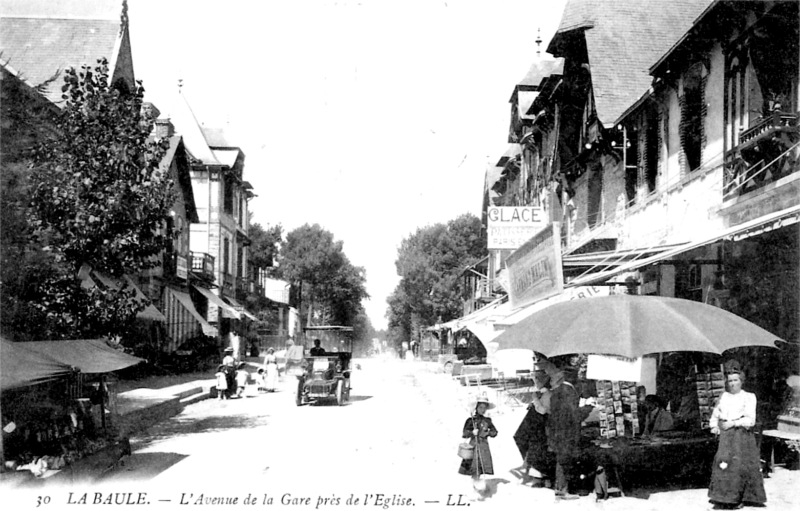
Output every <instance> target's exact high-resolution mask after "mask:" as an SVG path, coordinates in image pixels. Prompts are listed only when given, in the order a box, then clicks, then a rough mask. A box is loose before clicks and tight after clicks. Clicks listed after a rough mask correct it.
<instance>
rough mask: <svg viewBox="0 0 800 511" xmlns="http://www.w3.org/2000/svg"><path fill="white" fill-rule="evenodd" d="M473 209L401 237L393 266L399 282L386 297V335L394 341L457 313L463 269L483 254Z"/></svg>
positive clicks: (417, 333) (462, 291) (409, 337)
mask: <svg viewBox="0 0 800 511" xmlns="http://www.w3.org/2000/svg"><path fill="white" fill-rule="evenodd" d="M487 253H488V252H487V249H486V238H485V231H484V230H482V228H481V221H480V219H479V218H477V217H476V216H475V215H471V214H464V215H462V216H459V217H458V218H456V219H454V220H451V221H449V222H447V223H446V224H443V223H437V224H434V225H431V226H427V227H424V228H419V229H417V230H416V232H414V233H413V234H412V235H410V236H409V237H407V238H405V239H403V241H402V243H401V245H400V248H399V249H398V253H397V261H396V262H395V266H396V268H397V274H398V275H399V276H400V282H399V283H398V284H397V287H396V288H395V290H394V292H393V293H392V295H391V296H390V297H389V298H388V312H387V317H388V319H389V337H390V341H391V342H393V343H394V345H395V346H399V345H400V343H401V342H403V341H414V340H417V341H418V340H419V339H420V337H421V332H422V330H424V328H426V327H428V326H431V325H434V324H436V323H437V322H443V321H449V320H451V319H455V318H457V317H460V316H461V315H462V310H463V299H464V296H465V293H466V290H465V289H464V281H463V278H462V273H463V271H464V269H465V268H466V267H467V266H469V265H471V264H474V263H476V262H477V261H479V260H480V259H482V258H483V257H485V256H486V255H487Z"/></svg>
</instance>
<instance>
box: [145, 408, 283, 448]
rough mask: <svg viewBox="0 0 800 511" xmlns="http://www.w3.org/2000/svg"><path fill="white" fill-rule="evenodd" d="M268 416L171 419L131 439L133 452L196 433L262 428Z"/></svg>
mask: <svg viewBox="0 0 800 511" xmlns="http://www.w3.org/2000/svg"><path fill="white" fill-rule="evenodd" d="M268 418H269V416H266V415H259V416H249V415H226V416H212V417H202V418H195V417H181V416H177V417H173V418H172V419H170V420H168V421H166V422H163V423H161V424H158V425H156V426H155V427H152V428H150V429H149V430H147V431H146V432H144V433H140V434H139V435H138V436H137V437H136V438H133V439H131V446H132V447H133V450H135V451H138V450H141V449H143V448H145V447H148V446H150V445H152V444H155V443H157V442H160V441H162V440H169V439H174V438H177V437H181V436H187V435H192V434H196V433H213V432H219V431H226V430H229V429H244V428H248V429H249V428H254V427H258V426H263V425H264V424H265V422H266V421H267V419H268Z"/></svg>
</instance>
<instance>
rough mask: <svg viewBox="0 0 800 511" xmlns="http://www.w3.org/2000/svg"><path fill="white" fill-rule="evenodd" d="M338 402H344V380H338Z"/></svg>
mask: <svg viewBox="0 0 800 511" xmlns="http://www.w3.org/2000/svg"><path fill="white" fill-rule="evenodd" d="M336 404H337V405H339V406H342V405H343V404H344V380H339V381H338V382H336Z"/></svg>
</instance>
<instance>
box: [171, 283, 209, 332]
mask: <svg viewBox="0 0 800 511" xmlns="http://www.w3.org/2000/svg"><path fill="white" fill-rule="evenodd" d="M167 292H168V293H170V294H171V295H172V296H174V297H175V298H176V299H177V300H178V303H180V304H181V306H182V307H183V308H184V309H186V311H187V312H188V313H189V314H191V315H192V317H193V318H194V319H196V320H197V322H198V323H200V326H201V327H202V328H203V333H204V334H205V335H207V336H209V337H216V336H217V328H216V327H214V326H212V325H211V324H209V322H208V321H206V318H204V317H203V315H202V314H200V313H199V312H197V309H195V308H194V304H193V303H192V299H191V297H190V296H189V295H188V294H187V293H183V292H181V291H177V290H175V289H172V288H168V289H167Z"/></svg>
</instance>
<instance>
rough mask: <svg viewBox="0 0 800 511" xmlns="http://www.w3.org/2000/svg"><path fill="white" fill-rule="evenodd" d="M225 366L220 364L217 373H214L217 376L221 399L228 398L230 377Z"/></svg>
mask: <svg viewBox="0 0 800 511" xmlns="http://www.w3.org/2000/svg"><path fill="white" fill-rule="evenodd" d="M224 369H225V367H223V366H219V367H218V368H217V373H216V374H215V375H214V376H215V377H216V378H217V396H218V397H219V400H220V401H222V400H223V399H228V395H227V394H228V379H227V377H226V375H225V371H224Z"/></svg>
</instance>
